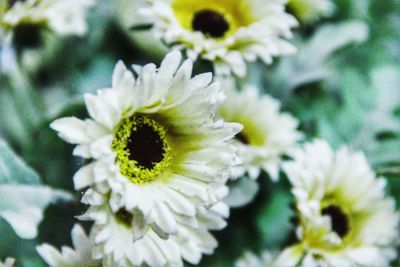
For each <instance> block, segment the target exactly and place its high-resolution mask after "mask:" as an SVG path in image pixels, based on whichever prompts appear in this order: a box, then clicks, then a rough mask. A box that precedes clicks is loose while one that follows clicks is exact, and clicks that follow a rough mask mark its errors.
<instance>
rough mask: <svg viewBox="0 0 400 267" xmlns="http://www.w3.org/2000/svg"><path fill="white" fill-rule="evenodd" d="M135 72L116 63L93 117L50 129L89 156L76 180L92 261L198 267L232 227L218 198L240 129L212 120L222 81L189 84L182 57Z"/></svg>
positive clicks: (92, 103)
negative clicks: (218, 235)
mask: <svg viewBox="0 0 400 267" xmlns="http://www.w3.org/2000/svg"><path fill="white" fill-rule="evenodd" d="M132 67H133V69H134V70H135V72H136V73H137V77H135V76H134V74H133V73H132V72H131V71H129V70H128V69H127V67H126V66H125V65H124V64H123V63H122V62H119V63H118V64H117V65H116V67H115V70H114V74H113V78H112V88H108V89H102V90H99V91H98V92H97V95H90V94H88V95H85V102H86V106H87V109H88V112H89V115H90V116H91V119H86V120H80V119H77V118H74V117H68V118H62V119H59V120H56V121H55V122H53V123H52V124H51V127H52V128H53V129H55V130H56V131H58V133H59V135H60V137H62V138H63V139H64V140H66V141H67V142H69V143H72V144H76V145H77V146H76V148H75V149H74V155H76V156H80V157H83V158H86V159H91V162H90V163H89V164H87V165H85V166H83V167H82V168H81V169H80V170H79V171H78V172H77V173H76V174H75V176H74V184H75V188H76V189H77V190H81V189H86V190H85V193H84V195H83V198H82V201H83V202H84V203H85V204H87V205H89V206H90V208H89V209H88V211H87V212H86V213H85V214H84V215H83V216H81V217H80V219H84V220H85V219H86V220H93V221H94V226H93V228H92V230H91V236H92V238H93V257H94V258H95V259H99V260H100V259H101V260H102V261H103V262H104V264H108V265H110V266H130V265H134V266H140V265H141V264H143V263H146V264H148V265H150V266H166V265H169V264H173V265H177V266H179V265H182V258H183V259H185V260H186V261H188V262H190V263H193V264H196V263H198V262H199V260H200V258H201V254H203V253H205V254H209V253H212V252H213V250H214V248H215V247H216V241H215V239H214V238H213V237H212V236H211V235H210V234H209V230H216V229H221V228H223V227H224V226H225V222H224V218H225V217H226V216H227V215H228V212H229V209H228V207H227V206H226V205H225V204H224V203H223V202H221V200H222V198H223V197H225V196H226V194H227V188H226V186H225V183H226V181H227V179H229V178H230V177H231V176H232V167H234V166H235V165H236V164H238V163H239V159H238V157H237V155H236V153H235V152H236V147H235V146H234V145H233V144H231V143H230V142H228V141H229V140H230V139H232V138H233V137H234V136H235V135H236V134H237V133H238V132H239V131H240V130H241V129H242V126H241V125H240V124H238V123H227V122H224V121H223V120H217V119H216V118H215V117H216V116H215V115H216V111H217V107H218V105H219V104H220V102H221V101H223V100H224V98H225V96H224V94H223V93H222V91H221V90H220V88H219V84H218V83H213V82H212V75H211V74H210V73H205V74H200V75H197V76H195V77H193V78H191V73H192V61H191V60H190V59H188V60H185V61H184V62H183V63H182V64H181V54H180V53H179V52H171V53H170V54H168V55H167V56H166V58H165V59H164V60H163V62H162V63H161V66H160V68H158V69H157V68H156V66H155V65H154V64H148V65H145V66H143V67H141V66H132ZM189 244H190V245H189ZM145 251H147V253H145Z"/></svg>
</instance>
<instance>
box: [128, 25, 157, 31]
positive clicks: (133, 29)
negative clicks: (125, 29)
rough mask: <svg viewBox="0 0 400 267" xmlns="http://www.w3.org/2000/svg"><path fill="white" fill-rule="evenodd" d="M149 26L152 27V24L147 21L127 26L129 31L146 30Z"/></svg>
mask: <svg viewBox="0 0 400 267" xmlns="http://www.w3.org/2000/svg"><path fill="white" fill-rule="evenodd" d="M151 28H153V24H152V23H149V24H137V25H133V26H131V27H130V28H129V30H131V31H148V30H150V29H151Z"/></svg>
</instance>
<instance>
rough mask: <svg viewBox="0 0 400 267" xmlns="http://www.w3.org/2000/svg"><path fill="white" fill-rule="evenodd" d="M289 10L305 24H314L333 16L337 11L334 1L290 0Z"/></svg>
mask: <svg viewBox="0 0 400 267" xmlns="http://www.w3.org/2000/svg"><path fill="white" fill-rule="evenodd" d="M288 8H289V9H290V10H291V11H292V12H293V13H294V15H295V16H296V17H297V18H298V19H299V20H301V21H302V22H304V23H313V22H315V21H316V20H318V19H319V18H321V17H327V16H329V15H331V14H332V13H333V11H334V9H335V6H334V4H333V3H332V0H289V2H288Z"/></svg>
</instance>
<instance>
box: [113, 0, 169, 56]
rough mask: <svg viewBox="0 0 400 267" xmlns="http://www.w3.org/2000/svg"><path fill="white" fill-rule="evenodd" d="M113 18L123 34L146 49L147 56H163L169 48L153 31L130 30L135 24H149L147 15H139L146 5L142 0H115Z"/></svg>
mask: <svg viewBox="0 0 400 267" xmlns="http://www.w3.org/2000/svg"><path fill="white" fill-rule="evenodd" d="M115 2H116V9H115V12H116V15H115V19H116V20H117V22H118V23H119V25H120V27H121V28H122V30H123V32H124V33H125V35H126V36H127V37H128V38H129V39H130V40H131V42H132V44H134V45H135V46H136V47H138V48H140V49H142V50H144V51H146V52H147V53H148V55H149V56H151V57H157V58H163V57H164V56H165V54H166V53H167V52H168V51H169V48H168V47H167V46H165V44H163V42H162V41H161V40H160V39H159V38H157V37H156V36H155V35H154V34H153V32H151V31H144V30H132V27H134V26H136V25H149V24H151V21H149V18H148V17H145V16H141V15H140V10H141V9H142V8H143V7H145V6H146V5H147V3H146V2H144V1H135V0H134V1H132V0H115Z"/></svg>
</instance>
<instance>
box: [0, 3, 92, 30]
mask: <svg viewBox="0 0 400 267" xmlns="http://www.w3.org/2000/svg"><path fill="white" fill-rule="evenodd" d="M94 3H95V0H5V1H4V0H2V1H1V3H0V29H1V31H3V34H4V33H5V32H7V31H8V30H13V29H15V28H17V27H19V26H21V25H22V26H24V27H26V26H27V25H44V26H47V27H48V28H50V29H51V30H53V31H54V32H57V33H58V34H61V35H68V34H75V35H83V34H84V33H85V32H86V28H87V26H86V21H85V16H86V12H87V10H88V9H89V7H91V6H93V5H94Z"/></svg>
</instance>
